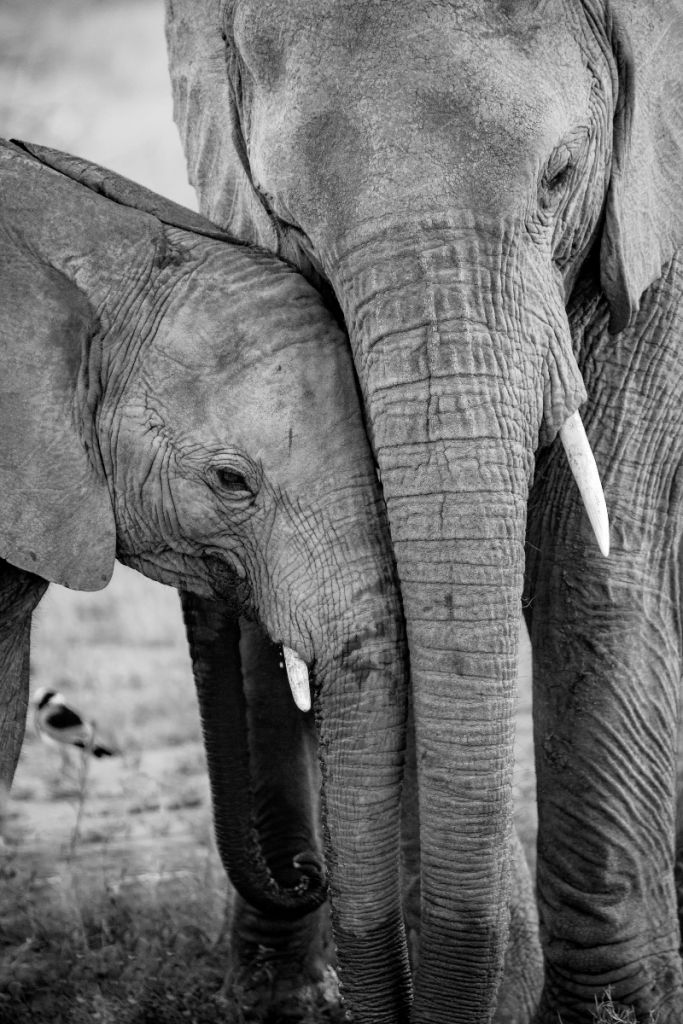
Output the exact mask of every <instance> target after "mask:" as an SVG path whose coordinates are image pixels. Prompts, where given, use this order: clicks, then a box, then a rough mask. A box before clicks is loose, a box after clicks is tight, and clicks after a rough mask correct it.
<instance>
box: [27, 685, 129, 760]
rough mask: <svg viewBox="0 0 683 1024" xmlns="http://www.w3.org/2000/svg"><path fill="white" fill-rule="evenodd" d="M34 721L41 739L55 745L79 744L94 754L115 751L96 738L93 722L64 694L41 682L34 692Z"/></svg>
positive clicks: (108, 755)
mask: <svg viewBox="0 0 683 1024" xmlns="http://www.w3.org/2000/svg"><path fill="white" fill-rule="evenodd" d="M32 702H33V705H34V721H35V726H36V730H37V732H38V735H39V736H40V738H41V740H43V741H44V742H45V743H51V744H54V745H55V746H59V745H60V744H62V745H63V746H71V747H78V748H79V749H80V750H83V751H86V752H89V753H91V754H93V755H94V757H112V756H113V754H114V753H115V751H114V750H111V749H110V748H109V747H105V746H104V745H103V744H102V743H96V742H95V726H94V723H93V722H86V721H84V719H83V718H82V717H81V715H80V714H79V713H78V711H76V709H75V708H72V707H70V706H69V705H68V704H67V703H66V700H65V699H64V696H63V694H61V693H59V691H58V690H52V689H50V687H48V686H40V687H39V688H38V689H37V690H36V692H35V693H34V694H33V701H32Z"/></svg>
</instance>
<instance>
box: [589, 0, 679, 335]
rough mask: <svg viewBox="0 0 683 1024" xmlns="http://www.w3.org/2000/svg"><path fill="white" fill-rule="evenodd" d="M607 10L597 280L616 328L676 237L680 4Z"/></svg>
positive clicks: (624, 4) (624, 1) (628, 4)
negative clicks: (609, 149)
mask: <svg viewBox="0 0 683 1024" xmlns="http://www.w3.org/2000/svg"><path fill="white" fill-rule="evenodd" d="M610 11H611V13H612V15H613V17H612V22H611V37H612V47H613V51H614V54H615V56H616V60H617V67H618V73H619V96H618V102H617V109H616V114H615V118H614V149H613V157H612V174H611V180H610V186H609V191H608V195H607V204H606V210H605V226H604V230H603V237H602V248H601V281H602V286H603V289H604V291H605V294H606V295H607V298H608V300H609V303H610V307H611V321H610V329H611V330H612V331H619V330H622V329H623V328H625V327H627V326H628V324H629V323H630V322H631V321H632V320H633V318H634V316H635V314H636V313H637V311H638V308H639V305H640V299H641V296H642V294H643V292H644V291H645V289H646V288H647V287H648V286H649V285H650V284H652V282H653V281H656V280H657V278H658V277H660V276H661V274H662V270H663V268H664V266H665V265H666V263H667V262H668V261H669V260H670V259H671V257H672V256H673V253H674V251H675V250H676V248H677V247H678V246H680V244H681V241H682V240H683V74H681V54H682V53H683V4H681V0H669V2H666V0H650V2H649V3H648V2H643V3H638V4H635V3H633V2H632V0H614V2H613V3H612V4H611V5H610Z"/></svg>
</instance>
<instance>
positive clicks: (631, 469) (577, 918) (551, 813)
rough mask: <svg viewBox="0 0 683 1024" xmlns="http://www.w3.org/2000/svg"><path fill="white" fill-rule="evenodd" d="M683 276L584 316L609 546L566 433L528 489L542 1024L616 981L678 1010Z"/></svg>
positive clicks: (630, 995)
mask: <svg viewBox="0 0 683 1024" xmlns="http://www.w3.org/2000/svg"><path fill="white" fill-rule="evenodd" d="M682 277H683V274H682V272H681V271H680V270H679V269H678V267H677V265H676V263H674V264H672V266H671V267H669V269H668V271H667V272H666V273H665V275H664V277H663V279H662V281H661V282H659V283H658V284H657V285H656V286H653V289H651V293H650V294H649V295H648V297H647V298H646V299H644V300H643V305H642V307H641V313H640V315H639V318H638V321H637V323H636V324H635V326H634V327H633V328H632V329H631V330H630V331H628V332H623V333H622V334H621V335H616V336H610V335H609V334H608V332H607V310H606V308H605V306H604V303H602V302H601V300H600V298H599V297H594V298H593V300H592V301H593V308H591V301H590V299H588V300H586V306H585V307H584V310H583V314H582V316H583V324H584V326H582V321H581V319H579V321H578V325H577V339H578V340H579V341H580V342H581V351H582V361H583V371H584V377H585V380H586V388H587V391H588V394H589V396H591V400H590V403H589V406H588V408H587V410H586V414H585V417H584V419H585V422H586V429H587V432H588V434H589V438H590V440H591V445H592V446H593V451H594V452H595V455H596V459H597V462H598V465H599V467H600V470H601V475H602V479H603V484H604V487H605V494H606V498H607V504H608V509H609V513H610V519H611V535H612V537H611V540H612V548H611V552H610V556H609V558H607V559H604V558H602V557H601V556H600V554H599V552H598V551H597V549H596V547H595V545H594V544H593V541H592V538H591V536H590V531H589V528H588V527H587V524H586V522H585V517H584V515H583V513H582V511H581V508H580V503H579V501H578V499H577V497H576V493H575V489H574V487H573V484H572V482H571V479H570V477H569V475H568V471H567V467H566V460H565V459H564V458H563V457H562V454H561V452H560V451H559V450H558V447H557V446H556V447H555V448H554V449H553V450H552V451H551V452H550V453H549V455H548V456H547V457H545V458H544V460H543V461H542V463H541V464H540V465H539V467H538V472H537V483H536V485H535V488H534V493H533V496H532V502H531V510H532V512H531V523H530V534H531V544H530V545H529V549H528V556H527V570H528V574H529V585H530V595H531V596H532V605H531V612H532V614H531V620H532V621H531V639H532V644H533V648H534V733H535V748H536V762H537V780H538V799H539V842H538V895H539V911H540V915H541V922H542V934H543V936H544V952H545V961H546V985H545V991H544V996H543V1002H542V1012H541V1015H540V1020H541V1021H542V1022H543V1024H550V1022H551V1021H552V1022H555V1021H557V1019H558V1014H559V1015H560V1016H561V1017H562V1020H563V1021H565V1022H566V1024H578V1022H579V1021H584V1020H586V1019H588V1018H589V1016H590V1011H591V1009H592V1007H593V1005H594V1000H595V998H596V997H598V998H599V997H600V995H601V994H602V992H603V990H604V989H605V988H606V987H607V986H611V989H612V995H613V998H614V1000H615V1002H617V1003H623V1004H627V1005H628V1006H630V1007H632V1008H633V1009H634V1010H635V1013H636V1015H637V1017H638V1020H645V1019H646V1018H647V1019H649V1018H648V1015H649V1013H650V1012H653V1013H654V1014H655V1016H656V1018H657V1020H658V1021H660V1022H661V1024H673V1022H674V1021H676V1022H678V1021H680V1020H681V1019H682V1018H683V970H682V967H681V959H680V955H679V943H680V937H679V926H678V917H677V912H676V893H675V884H674V795H675V764H676V725H677V718H678V702H679V685H680V671H681V632H680V621H681V620H680V596H681V583H680V562H679V557H680V556H679V552H680V550H681V532H682V531H681V527H682V524H681V466H682V465H683V403H682V402H681V393H682V388H683V350H682V349H681V345H680V337H681V328H682V326H683V316H682V315H681V301H680V295H681V280H682ZM579 313H580V315H581V311H579Z"/></svg>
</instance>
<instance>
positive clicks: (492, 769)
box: [329, 221, 583, 1024]
mask: <svg viewBox="0 0 683 1024" xmlns="http://www.w3.org/2000/svg"><path fill="white" fill-rule="evenodd" d="M416 237H417V241H416ZM476 237H478V240H473V239H475V238H476ZM515 241H516V240H515V238H513V237H510V238H504V239H502V240H501V239H500V237H498V238H494V236H493V235H492V234H491V235H490V236H489V235H486V234H483V235H482V234H480V235H479V236H475V234H474V232H473V231H472V225H466V230H465V229H461V228H460V227H459V226H458V225H456V224H454V223H452V222H451V223H445V222H440V223H436V222H434V221H431V222H429V223H428V224H422V225H420V229H419V235H417V236H416V231H415V226H414V225H413V226H412V228H411V229H409V228H408V226H406V227H405V228H404V229H402V230H401V231H395V232H393V233H388V232H386V231H383V232H382V233H381V234H379V236H378V237H374V238H370V239H369V240H368V238H367V237H366V238H365V239H363V240H362V242H358V243H357V244H356V245H355V246H352V247H347V249H346V251H344V252H338V253H336V254H335V258H334V260H333V261H331V263H330V268H329V272H330V273H331V274H333V275H334V280H335V285H336V288H337V294H338V296H339V298H340V301H341V303H342V305H343V308H344V313H345V315H346V318H347V323H348V324H349V327H350V333H351V340H352V346H353V349H354V358H355V362H356V367H357V371H358V376H359V379H360V381H361V384H362V387H363V390H364V400H365V405H366V412H367V416H368V421H369V425H370V430H371V435H372V440H373V446H374V450H375V454H376V459H377V463H378V467H379V471H380V473H381V479H382V485H383V488H384V496H385V500H386V505H387V511H388V514H389V522H390V529H391V536H392V541H393V546H394V552H395V557H396V563H397V569H398V575H399V580H400V585H401V592H402V598H403V605H404V612H405V621H406V626H407V639H408V647H409V653H410V672H411V679H412V688H413V696H414V707H415V723H416V744H417V766H418V786H419V805H420V841H421V850H422V883H421V884H422V938H421V950H420V957H419V969H418V976H417V979H416V996H415V1008H414V1020H415V1021H429V1022H430V1024H436V1022H441V1021H444V1022H445V1021H448V1022H449V1024H454V1022H456V1021H467V1022H471V1021H474V1020H477V1021H484V1020H489V1019H490V1018H491V1015H492V1013H493V1008H494V1004H495V993H496V988H497V982H498V979H499V975H500V971H501V967H502V963H503V959H504V952H505V945H506V938H507V927H508V920H507V913H508V912H507V895H508V885H509V883H508V874H509V865H508V861H509V846H510V842H509V841H510V835H511V828H512V824H511V809H512V808H511V772H512V764H513V744H514V726H513V708H514V701H515V696H516V672H517V645H518V629H519V614H520V598H521V591H522V580H523V571H524V539H525V526H526V505H527V497H528V488H529V482H530V477H531V473H532V467H533V459H534V451H535V448H536V445H537V442H538V434H539V429H547V425H548V424H550V423H552V422H553V421H555V420H557V421H559V422H561V421H562V420H563V419H564V418H565V417H566V415H568V414H569V413H571V412H573V411H574V410H575V409H576V406H577V405H578V403H579V402H580V401H581V400H582V398H583V387H582V384H581V381H580V379H579V378H577V376H576V375H575V373H574V369H573V363H572V359H571V352H569V356H568V357H567V359H564V355H563V353H564V352H565V351H566V346H565V347H564V348H563V346H562V344H561V342H562V341H564V340H566V339H564V338H561V337H560V335H561V329H560V325H559V323H558V327H557V330H554V329H553V318H552V315H551V314H549V315H548V316H547V317H546V316H536V317H535V318H534V319H531V318H530V317H526V318H525V319H524V321H523V320H522V317H521V308H522V305H521V304H522V301H523V300H524V302H527V301H528V300H529V292H531V293H532V294H531V302H533V301H534V298H533V292H534V290H538V292H539V294H540V293H541V292H542V291H543V289H542V287H541V283H540V282H538V280H537V279H536V278H537V274H536V270H535V267H536V263H535V260H534V258H533V253H532V254H531V256H530V257H528V258H527V259H526V260H525V259H524V258H523V254H522V253H520V251H519V248H518V247H517V248H516V247H515ZM546 290H547V289H546ZM544 305H545V306H547V299H544ZM539 308H540V307H539ZM549 324H550V326H549ZM549 335H550V336H551V337H550V338H549ZM544 415H545V422H546V426H544V425H543V417H544ZM559 422H558V423H557V424H556V425H555V428H554V429H555V430H556V429H557V425H559Z"/></svg>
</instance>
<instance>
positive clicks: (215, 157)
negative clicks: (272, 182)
mask: <svg viewBox="0 0 683 1024" xmlns="http://www.w3.org/2000/svg"><path fill="white" fill-rule="evenodd" d="M220 7H221V5H219V4H215V3H212V2H211V0H179V2H174V3H173V5H171V4H168V5H167V17H166V41H167V44H168V52H169V62H170V71H171V82H172V86H173V116H174V119H175V122H176V124H177V126H178V131H179V132H180V138H181V141H182V144H183V149H184V151H185V159H186V162H187V167H188V174H189V179H190V183H191V184H192V185H193V186H194V188H195V189H196V190H197V194H198V195H199V198H200V206H201V210H202V212H203V213H204V214H206V216H207V217H210V218H211V220H213V221H215V222H216V223H217V224H220V225H222V226H225V227H226V228H227V229H228V230H229V231H231V232H233V233H234V234H235V235H237V236H238V237H239V238H242V239H244V240H245V241H247V242H251V243H252V244H254V245H260V246H263V247H264V248H266V249H270V251H271V252H279V249H280V246H279V241H280V240H279V237H278V227H277V224H276V222H275V220H274V219H273V218H272V217H271V216H270V213H269V211H268V210H267V209H266V208H265V206H264V203H263V201H262V199H261V197H260V196H259V194H258V193H257V191H256V189H255V188H254V185H253V182H252V178H251V170H250V167H249V161H248V158H247V151H246V144H245V137H244V131H243V124H242V118H243V117H246V111H245V109H244V107H245V90H244V89H243V88H242V84H243V83H242V80H241V75H240V67H239V61H238V60H237V57H236V54H235V50H234V45H233V40H232V39H231V38H230V37H229V35H228V33H227V32H222V31H221V28H222V26H221V21H220V19H221V13H220ZM226 65H227V67H226ZM226 71H227V73H226Z"/></svg>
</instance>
